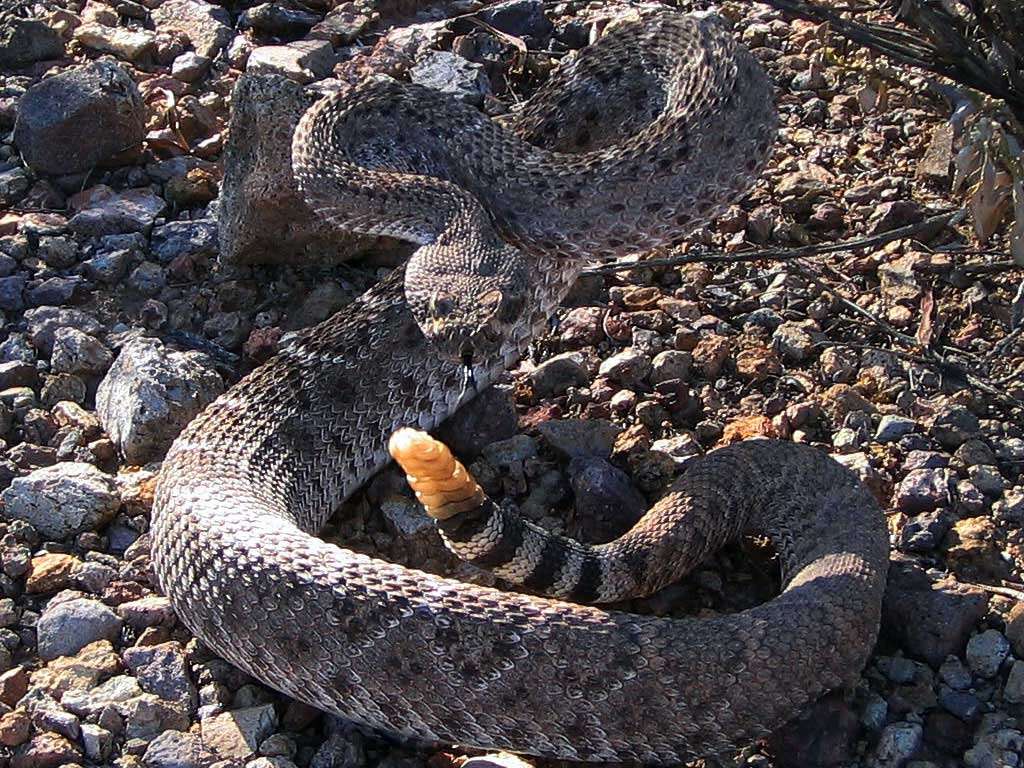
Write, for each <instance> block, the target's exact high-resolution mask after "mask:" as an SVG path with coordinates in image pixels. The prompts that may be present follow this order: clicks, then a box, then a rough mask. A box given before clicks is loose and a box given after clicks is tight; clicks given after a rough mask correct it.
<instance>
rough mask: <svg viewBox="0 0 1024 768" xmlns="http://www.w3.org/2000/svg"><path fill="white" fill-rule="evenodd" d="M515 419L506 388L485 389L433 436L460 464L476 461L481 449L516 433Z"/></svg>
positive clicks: (513, 407)
mask: <svg viewBox="0 0 1024 768" xmlns="http://www.w3.org/2000/svg"><path fill="white" fill-rule="evenodd" d="M518 423H519V417H518V415H517V414H516V407H515V403H514V402H513V401H512V391H511V389H510V388H509V387H507V386H501V385H495V386H491V387H488V388H487V389H486V390H484V391H483V392H482V393H480V394H479V395H477V396H476V397H475V398H473V400H472V401H471V402H470V403H469V404H467V405H465V406H464V407H462V408H460V409H459V410H458V411H456V412H455V415H454V416H452V417H451V418H450V419H448V420H447V421H445V422H444V423H443V424H442V425H441V426H440V427H438V430H437V437H438V439H439V440H442V441H443V442H444V443H445V444H446V445H447V446H448V447H449V448H451V450H452V452H453V453H454V454H455V455H456V456H458V457H459V458H460V459H461V460H462V461H463V462H465V463H468V462H470V461H473V460H474V459H476V457H477V456H479V455H480V452H481V451H482V450H483V449H484V447H485V446H488V445H490V444H491V443H496V442H498V441H499V440H506V439H508V438H510V437H512V435H514V434H516V430H517V427H518Z"/></svg>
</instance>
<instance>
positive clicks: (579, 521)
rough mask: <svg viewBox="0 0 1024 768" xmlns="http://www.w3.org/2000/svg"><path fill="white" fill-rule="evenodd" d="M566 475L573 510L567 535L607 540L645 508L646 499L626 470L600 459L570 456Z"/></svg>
mask: <svg viewBox="0 0 1024 768" xmlns="http://www.w3.org/2000/svg"><path fill="white" fill-rule="evenodd" d="M569 476H570V481H569V482H570V484H571V486H572V490H573V495H574V497H575V509H576V518H575V520H574V526H573V530H572V531H571V535H573V536H574V537H576V538H578V539H580V540H581V541H583V542H586V543H600V542H605V541H610V540H611V539H613V538H615V537H616V536H618V535H620V534H621V533H623V532H625V531H626V530H628V529H629V528H630V527H631V526H632V525H633V524H634V523H635V522H636V521H637V520H639V519H640V518H641V517H642V516H643V514H644V512H646V511H647V500H646V499H645V498H644V496H643V494H642V493H640V491H638V490H637V489H636V488H635V487H633V485H632V483H630V481H629V477H628V476H627V475H626V473H625V472H623V471H622V470H620V469H618V468H616V467H614V466H612V465H611V464H609V463H608V462H607V461H606V460H604V459H599V458H594V457H586V458H577V459H573V460H572V461H571V462H570V463H569Z"/></svg>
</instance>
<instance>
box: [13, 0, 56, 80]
mask: <svg viewBox="0 0 1024 768" xmlns="http://www.w3.org/2000/svg"><path fill="white" fill-rule="evenodd" d="M29 8H30V4H29V3H24V2H13V3H12V2H7V3H3V4H0V69H18V68H19V67H25V66H28V65H29V64H32V63H33V62H36V61H45V60H46V59H59V58H60V57H61V56H63V55H64V40H63V39H62V38H61V36H60V33H59V32H57V31H56V30H55V29H52V28H51V27H50V26H49V25H48V24H47V23H46V21H45V20H43V19H40V18H33V17H32V14H31V13H29V14H28V15H27V16H26V15H23V14H24V13H25V12H26V11H27V10H28V9H29Z"/></svg>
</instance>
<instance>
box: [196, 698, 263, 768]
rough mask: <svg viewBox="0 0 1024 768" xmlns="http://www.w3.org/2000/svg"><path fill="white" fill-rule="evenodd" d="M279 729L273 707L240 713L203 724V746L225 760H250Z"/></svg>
mask: <svg viewBox="0 0 1024 768" xmlns="http://www.w3.org/2000/svg"><path fill="white" fill-rule="evenodd" d="M276 725H277V714H276V713H275V712H274V706H273V704H263V705H261V706H258V707H248V708H246V709H236V710H233V711H231V712H224V713H223V714H220V715H216V716H214V717H208V718H206V719H205V720H203V721H202V736H203V745H204V746H205V747H206V748H207V749H209V750H211V751H212V752H214V753H215V754H216V755H217V756H218V757H220V758H221V759H224V760H246V759H248V758H250V757H252V755H253V754H254V753H255V752H256V750H257V749H259V745H260V742H261V741H263V739H265V738H266V737H267V736H269V735H270V734H271V733H272V732H273V730H274V728H275V726H276Z"/></svg>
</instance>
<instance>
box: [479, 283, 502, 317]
mask: <svg viewBox="0 0 1024 768" xmlns="http://www.w3.org/2000/svg"><path fill="white" fill-rule="evenodd" d="M501 299H502V293H501V291H499V290H498V289H497V288H495V289H494V290H492V291H488V292H487V293H485V294H484V295H483V296H481V297H480V299H479V301H480V306H481V307H483V309H484V310H485V311H486V312H494V311H496V310H497V309H498V307H500V306H501Z"/></svg>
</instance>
